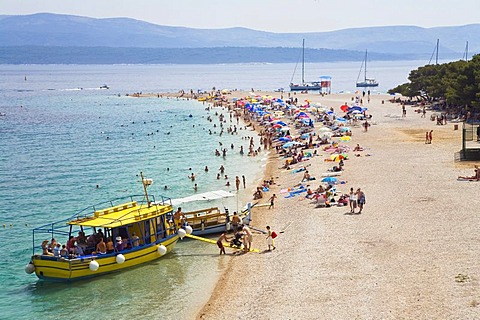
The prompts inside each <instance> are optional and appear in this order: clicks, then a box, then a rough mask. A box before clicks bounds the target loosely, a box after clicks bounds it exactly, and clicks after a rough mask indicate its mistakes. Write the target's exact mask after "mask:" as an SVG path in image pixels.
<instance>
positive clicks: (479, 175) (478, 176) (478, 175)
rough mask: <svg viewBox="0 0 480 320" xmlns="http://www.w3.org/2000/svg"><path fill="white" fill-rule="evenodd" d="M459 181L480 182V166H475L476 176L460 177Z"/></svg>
mask: <svg viewBox="0 0 480 320" xmlns="http://www.w3.org/2000/svg"><path fill="white" fill-rule="evenodd" d="M458 179H462V180H471V181H480V169H479V168H478V166H477V165H476V166H475V174H474V175H473V176H471V177H468V176H458Z"/></svg>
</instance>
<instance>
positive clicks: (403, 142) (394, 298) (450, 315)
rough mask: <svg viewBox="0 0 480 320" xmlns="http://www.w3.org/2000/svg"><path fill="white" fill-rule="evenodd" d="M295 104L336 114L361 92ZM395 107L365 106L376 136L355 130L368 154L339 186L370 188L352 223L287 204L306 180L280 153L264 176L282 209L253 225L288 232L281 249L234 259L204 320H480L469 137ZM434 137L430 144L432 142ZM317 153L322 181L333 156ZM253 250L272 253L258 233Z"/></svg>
mask: <svg viewBox="0 0 480 320" xmlns="http://www.w3.org/2000/svg"><path fill="white" fill-rule="evenodd" d="M258 94H260V95H268V94H270V95H273V96H274V97H280V94H279V93H272V92H259V93H258ZM246 95H248V93H246V92H233V93H232V95H228V98H230V99H231V98H233V97H243V96H246ZM284 95H285V98H286V96H287V93H284ZM297 97H298V99H299V101H303V100H304V99H309V100H311V101H312V102H313V103H315V102H320V103H321V104H322V105H323V106H326V107H333V108H334V110H335V112H337V113H339V114H341V112H340V109H339V107H340V106H341V105H342V104H343V103H344V102H346V101H347V102H350V98H351V97H352V95H348V94H336V95H327V96H325V97H321V96H320V95H318V94H308V95H306V94H297ZM389 98H390V97H389V96H386V95H372V100H371V101H370V103H369V104H365V106H368V108H369V113H370V114H372V115H373V119H372V120H373V121H374V123H375V124H374V125H372V126H371V127H370V129H369V131H368V132H367V133H364V132H363V130H362V128H361V127H357V128H353V129H352V132H353V136H352V141H350V142H348V144H349V145H350V146H352V147H353V146H355V145H356V144H357V143H358V144H360V145H361V146H363V147H365V148H366V150H365V151H364V152H362V153H361V154H362V156H360V157H354V156H352V155H353V153H352V152H350V155H351V156H350V159H349V160H347V161H345V171H344V172H343V173H342V175H341V180H345V181H347V183H346V184H344V185H340V186H339V187H338V189H339V190H340V191H342V192H344V193H346V192H347V190H348V189H349V188H350V187H354V188H358V187H361V188H362V189H363V190H364V191H365V194H366V199H367V201H366V206H365V210H364V212H363V213H362V214H361V215H351V214H349V209H348V208H347V207H331V208H315V207H314V205H313V204H312V203H311V202H310V200H306V199H304V197H294V198H289V199H286V198H284V197H283V195H280V193H279V191H280V189H283V188H288V187H291V186H293V185H295V184H297V183H299V182H300V180H301V178H302V176H301V174H292V173H291V172H286V171H285V170H279V169H278V168H279V167H281V166H282V165H283V159H280V158H277V157H276V154H275V151H273V152H271V153H270V154H271V157H270V158H269V159H270V160H269V163H268V165H267V168H266V173H265V176H266V177H270V176H274V177H278V179H276V181H277V184H276V185H275V186H274V187H273V188H272V190H271V192H269V193H268V194H267V197H268V196H269V195H271V194H272V193H276V194H277V195H279V198H278V201H277V203H276V207H275V209H273V210H268V209H267V208H259V209H255V211H254V216H253V219H254V220H253V222H252V225H253V226H254V227H255V228H259V229H264V227H265V225H267V224H269V225H270V226H272V228H273V229H274V230H276V231H277V232H278V231H279V230H282V229H283V228H284V227H285V226H289V227H288V229H287V230H285V232H284V233H282V234H281V235H280V236H279V237H278V238H277V239H276V244H277V250H275V251H272V252H267V253H262V254H245V255H241V256H237V257H231V259H230V261H228V264H227V267H226V268H225V271H224V273H223V275H221V277H220V280H219V282H218V283H217V285H216V287H215V290H214V293H213V295H212V296H211V297H210V300H209V301H208V303H207V304H206V305H205V306H204V308H203V309H202V310H200V311H199V312H198V314H197V319H223V318H234V319H237V318H246V319H274V318H276V319H299V318H304V319H318V318H323V319H353V318H355V319H474V318H478V317H480V287H479V282H478V281H479V279H480V261H479V259H478V257H479V256H480V246H479V244H480V240H479V237H478V225H479V223H480V216H478V212H479V209H478V207H479V203H480V200H479V198H478V196H479V194H480V182H460V181H457V180H456V178H457V176H459V175H466V174H468V175H471V174H472V172H473V164H474V163H472V162H455V161H454V153H455V152H457V151H458V150H459V149H460V148H461V138H460V136H461V132H460V130H453V124H451V123H449V124H447V125H444V126H438V125H436V123H435V122H433V121H430V119H429V115H430V112H428V113H427V117H426V118H421V117H420V114H419V113H416V112H414V110H415V108H414V107H409V106H407V116H406V117H405V118H402V117H401V113H402V110H401V106H400V105H399V104H394V103H390V102H388V101H387V100H388V99H389ZM382 100H383V101H384V102H385V103H384V104H382ZM429 130H433V143H432V144H428V145H427V144H425V143H424V140H425V132H426V131H429ZM319 154H320V156H319V157H314V158H313V159H312V160H310V161H309V162H308V163H309V164H311V166H310V167H309V171H310V172H311V174H312V175H313V176H316V177H317V178H320V176H321V174H322V173H323V172H326V169H327V168H329V167H331V166H332V164H331V163H326V162H324V161H323V159H324V158H326V157H328V155H327V156H326V155H325V153H323V152H319ZM366 154H370V155H371V156H365V155H366ZM477 164H478V163H477ZM319 184H320V182H319V180H317V181H312V183H311V185H312V187H314V188H316V187H317V186H318V185H319ZM267 199H268V198H267ZM264 201H266V199H264ZM253 246H254V247H257V248H260V249H266V241H265V236H263V235H260V234H255V235H254V245H253Z"/></svg>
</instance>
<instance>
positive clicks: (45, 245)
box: [42, 240, 53, 256]
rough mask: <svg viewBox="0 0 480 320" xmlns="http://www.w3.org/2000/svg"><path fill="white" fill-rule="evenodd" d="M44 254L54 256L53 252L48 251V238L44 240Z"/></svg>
mask: <svg viewBox="0 0 480 320" xmlns="http://www.w3.org/2000/svg"><path fill="white" fill-rule="evenodd" d="M42 254H43V255H45V256H53V253H51V252H50V251H48V240H43V242H42Z"/></svg>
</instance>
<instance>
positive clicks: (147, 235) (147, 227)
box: [145, 220, 151, 244]
mask: <svg viewBox="0 0 480 320" xmlns="http://www.w3.org/2000/svg"><path fill="white" fill-rule="evenodd" d="M150 227H151V225H150V220H146V221H145V243H147V244H148V243H151V241H150V236H151V233H150V231H151V230H150Z"/></svg>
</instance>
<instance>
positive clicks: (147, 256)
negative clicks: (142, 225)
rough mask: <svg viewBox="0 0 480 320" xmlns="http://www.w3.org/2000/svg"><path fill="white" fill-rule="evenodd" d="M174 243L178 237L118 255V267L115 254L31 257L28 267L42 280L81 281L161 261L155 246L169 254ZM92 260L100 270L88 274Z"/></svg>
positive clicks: (90, 271)
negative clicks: (31, 267) (164, 249)
mask: <svg viewBox="0 0 480 320" xmlns="http://www.w3.org/2000/svg"><path fill="white" fill-rule="evenodd" d="M177 241H178V235H173V236H171V237H169V238H167V239H164V240H162V241H160V242H157V243H152V244H148V245H145V246H141V247H136V248H134V249H132V250H126V251H125V252H120V253H121V254H122V255H123V256H124V257H125V262H124V263H122V264H119V263H117V262H116V254H107V255H97V256H85V257H80V258H76V259H63V258H57V257H51V256H44V255H34V256H32V263H33V265H34V266H35V274H36V275H37V277H38V278H40V279H42V280H49V281H73V280H81V279H87V278H92V277H96V276H100V275H104V274H107V273H112V272H117V271H121V270H124V269H127V268H131V267H135V266H138V265H141V264H144V263H147V262H150V261H153V260H157V259H159V258H161V257H162V255H160V253H159V252H158V246H159V245H162V244H163V245H164V246H165V247H166V248H167V253H169V252H170V251H172V250H173V248H174V246H175V244H176V243H177ZM92 260H95V261H97V262H98V264H99V266H100V267H99V268H98V270H96V271H92V270H90V268H89V264H90V262H91V261H92Z"/></svg>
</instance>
